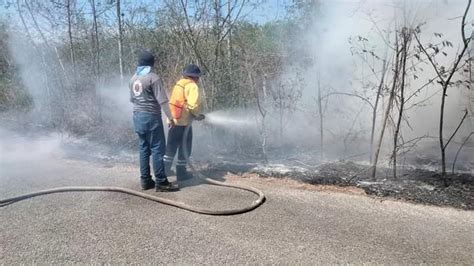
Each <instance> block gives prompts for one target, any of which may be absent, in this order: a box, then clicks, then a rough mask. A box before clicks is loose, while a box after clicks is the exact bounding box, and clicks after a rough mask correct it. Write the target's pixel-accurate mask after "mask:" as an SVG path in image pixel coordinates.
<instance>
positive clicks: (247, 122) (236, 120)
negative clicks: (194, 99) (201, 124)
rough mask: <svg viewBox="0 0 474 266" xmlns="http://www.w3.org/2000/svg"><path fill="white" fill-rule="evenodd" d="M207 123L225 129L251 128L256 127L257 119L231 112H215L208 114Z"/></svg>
mask: <svg viewBox="0 0 474 266" xmlns="http://www.w3.org/2000/svg"><path fill="white" fill-rule="evenodd" d="M204 121H205V123H207V124H211V125H214V126H219V127H225V128H234V129H241V128H249V127H253V126H255V123H256V122H255V119H253V118H252V117H251V116H250V115H245V114H242V113H239V112H231V111H215V112H211V113H208V114H206V119H205V120H204Z"/></svg>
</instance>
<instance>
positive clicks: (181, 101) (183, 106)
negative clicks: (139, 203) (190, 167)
mask: <svg viewBox="0 0 474 266" xmlns="http://www.w3.org/2000/svg"><path fill="white" fill-rule="evenodd" d="M182 76H183V77H182V78H181V79H180V80H179V81H178V82H177V83H176V85H174V87H173V91H172V92H171V97H170V100H169V106H170V111H171V114H172V117H173V121H172V122H171V121H170V128H169V131H168V141H167V145H166V154H165V156H164V158H163V160H164V163H165V171H166V173H167V174H169V173H170V172H171V165H172V164H173V159H174V157H175V155H176V152H178V161H177V162H176V177H177V179H178V181H184V180H186V179H189V178H191V175H190V174H188V172H187V170H186V164H187V161H186V156H185V155H184V149H183V147H182V144H183V137H184V130H185V129H186V127H187V126H188V125H190V123H191V120H192V119H194V120H203V119H204V118H205V116H204V115H203V114H201V113H200V109H201V98H200V95H199V87H198V85H197V83H198V82H199V78H200V77H201V70H200V69H199V67H198V66H196V65H193V64H189V65H188V66H186V67H185V68H184V70H183V72H182ZM192 138H193V133H192V128H190V130H189V134H188V135H187V145H186V146H187V149H186V150H187V151H188V153H189V154H188V155H191V148H192Z"/></svg>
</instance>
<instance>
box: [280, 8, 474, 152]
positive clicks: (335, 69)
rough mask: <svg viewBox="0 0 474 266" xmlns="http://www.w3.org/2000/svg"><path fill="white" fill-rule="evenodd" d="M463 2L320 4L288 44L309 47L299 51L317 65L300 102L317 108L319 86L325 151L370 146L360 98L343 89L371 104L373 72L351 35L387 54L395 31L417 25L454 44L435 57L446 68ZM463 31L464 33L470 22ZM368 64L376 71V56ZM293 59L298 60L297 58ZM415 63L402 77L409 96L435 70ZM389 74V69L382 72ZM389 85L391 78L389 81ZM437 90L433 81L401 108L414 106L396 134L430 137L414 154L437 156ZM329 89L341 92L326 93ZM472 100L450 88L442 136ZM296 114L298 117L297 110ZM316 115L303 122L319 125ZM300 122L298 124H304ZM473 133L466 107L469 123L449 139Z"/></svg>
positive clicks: (425, 34)
mask: <svg viewBox="0 0 474 266" xmlns="http://www.w3.org/2000/svg"><path fill="white" fill-rule="evenodd" d="M465 7H466V1H458V0H455V1H392V0H386V1H375V0H369V1H322V4H321V12H320V13H321V15H320V16H318V17H317V18H315V19H314V21H313V25H312V26H311V27H310V28H309V29H308V30H307V31H305V32H303V33H302V35H301V38H300V39H299V40H293V41H295V42H303V43H306V44H308V47H307V49H306V50H304V51H302V52H304V53H307V54H309V57H311V58H312V59H313V60H314V62H315V63H314V64H313V68H312V69H309V70H308V72H309V73H312V75H306V76H305V77H304V78H305V83H306V84H308V86H305V89H304V90H303V97H302V99H303V101H304V102H305V103H306V104H307V105H308V106H309V108H311V109H313V110H316V109H317V101H316V100H315V99H317V97H318V88H319V87H320V88H321V94H322V95H323V97H324V101H323V104H324V105H325V110H323V111H324V120H325V121H324V133H325V135H326V136H325V142H327V144H329V145H330V148H326V149H331V150H330V151H331V152H334V151H338V153H339V154H337V157H339V158H341V157H344V156H342V154H341V152H342V151H345V153H347V154H357V153H360V151H361V149H362V150H368V144H367V143H368V142H369V134H370V125H371V108H370V105H368V104H367V103H365V102H364V101H362V100H361V98H357V97H351V96H348V95H347V94H358V95H360V96H362V97H363V98H366V99H370V100H371V101H373V99H374V95H375V94H374V93H373V92H371V91H370V86H372V87H373V86H375V85H376V84H377V82H376V81H377V80H378V78H379V76H377V75H374V74H372V71H371V69H370V67H369V66H368V65H367V64H365V63H364V62H362V61H361V60H360V58H358V57H357V55H356V54H355V53H354V50H353V48H354V40H357V39H358V38H359V36H360V37H362V38H366V39H367V40H368V41H367V42H366V43H365V45H367V46H365V47H364V48H365V49H366V50H367V51H368V52H370V51H372V52H374V53H375V54H376V55H378V56H379V57H383V56H384V54H387V56H388V58H391V57H393V50H391V49H390V48H388V45H387V42H388V41H391V40H393V38H394V31H395V28H399V29H400V28H401V27H403V26H407V27H415V26H416V25H421V30H422V32H421V35H420V39H421V40H422V42H423V43H428V42H433V43H437V42H441V41H444V40H449V41H450V42H451V43H453V47H446V48H445V49H444V51H445V52H446V56H441V57H439V58H437V60H438V63H439V64H441V65H443V64H445V65H447V66H449V65H450V64H449V63H450V62H453V60H454V59H455V56H456V53H457V52H458V51H459V47H460V45H461V38H460V36H461V33H460V24H461V18H460V16H462V14H463V12H464V9H465ZM471 17H472V15H471V14H469V16H468V20H467V21H471V19H470V18H471ZM466 28H467V32H470V30H471V27H470V23H469V26H467V27H466ZM434 33H441V34H443V36H442V38H436V37H435V35H434ZM349 40H353V42H350V41H349ZM413 42H414V40H413ZM412 45H414V44H413V43H412ZM306 56H308V55H306ZM367 63H368V64H369V65H371V67H374V69H375V72H377V73H379V72H380V70H381V61H373V62H367ZM299 64H301V65H302V64H303V62H299ZM409 64H410V65H409V67H414V66H415V64H416V62H415V60H412V61H410V63H409ZM416 67H417V68H418V71H417V72H416V75H417V77H416V78H415V77H414V75H413V74H412V75H410V77H407V87H408V88H409V92H407V94H408V95H409V93H412V92H414V91H415V90H416V89H417V88H419V87H421V86H422V85H423V84H424V83H426V82H427V81H428V80H429V79H431V78H433V77H434V76H435V75H436V73H435V72H434V70H433V69H432V67H431V66H430V65H429V64H428V63H421V64H417V65H416ZM420 69H421V70H420ZM287 71H288V72H291V71H292V69H291V68H289V69H287ZM290 75H291V74H290ZM391 75H392V74H391V71H390V69H389V74H388V76H389V77H390V76H391ZM388 82H390V80H388V81H387V84H388ZM374 84H375V85H374ZM439 89H440V86H439V84H437V83H433V84H431V85H429V86H427V88H426V89H425V90H423V91H421V93H419V94H418V95H417V96H415V97H413V98H412V99H411V100H410V102H409V103H407V105H413V104H415V103H418V104H416V106H413V107H412V108H411V109H409V110H408V111H407V112H406V114H405V115H406V118H407V122H408V123H405V121H404V123H403V125H402V127H403V128H402V135H403V137H404V140H406V141H408V140H411V139H414V138H417V137H420V136H429V137H428V138H426V139H424V140H423V141H421V142H420V146H422V147H420V150H419V151H421V150H423V149H427V150H424V152H427V153H429V154H432V155H433V156H434V157H436V156H437V154H438V151H436V145H437V144H438V143H437V140H436V138H435V137H436V136H437V135H438V124H439V108H440V107H439V106H440V98H441V97H440V93H439ZM334 92H337V93H339V94H337V93H336V94H335V95H333V96H327V95H331V93H334ZM341 93H345V94H346V95H342V94H341ZM325 96H326V97H325ZM473 98H474V95H473V93H472V90H469V89H468V88H466V87H465V86H460V87H452V88H451V89H450V91H449V92H448V97H447V103H446V114H445V128H446V132H448V133H445V134H450V133H451V132H452V130H454V129H455V128H456V126H457V124H458V123H459V121H460V118H461V117H462V114H463V112H464V110H465V109H466V108H472V107H471V106H472V100H473ZM385 104H386V103H385V102H384V101H383V102H382V106H380V107H379V108H380V109H379V113H380V114H381V113H382V112H381V110H383V109H382V108H385ZM471 110H472V109H471ZM299 115H301V116H303V114H302V113H300V114H299ZM318 117H319V116H318V114H316V115H314V116H313V117H312V118H311V120H309V121H307V123H311V124H313V125H314V127H318V125H317V123H318V121H319V118H318ZM380 119H381V117H380V116H378V117H377V123H378V124H379V125H380ZM390 123H393V122H390ZM301 126H302V127H304V125H301ZM451 129H452V130H451ZM473 130H474V124H473V121H472V111H471V114H470V118H469V121H466V122H465V124H464V125H463V127H462V128H461V129H460V131H459V133H458V136H457V138H455V140H456V142H458V143H459V142H461V141H462V140H463V138H465V137H466V135H467V134H468V132H471V131H473ZM389 133H390V131H389ZM319 137H320V135H319V133H316V134H313V135H312V136H304V137H303V138H300V139H299V141H305V142H307V143H314V142H317V141H318V138H319ZM431 137H432V138H431ZM385 139H390V135H386V137H385ZM384 147H385V148H386V149H388V150H389V149H391V141H385V142H384ZM428 147H429V149H428ZM453 147H454V146H453ZM457 147H458V145H456V147H455V149H452V150H451V153H454V152H455V151H456V150H457ZM326 152H327V151H326ZM364 157H366V158H367V157H368V156H367V155H365V156H364ZM364 157H361V158H364ZM387 158H388V157H387Z"/></svg>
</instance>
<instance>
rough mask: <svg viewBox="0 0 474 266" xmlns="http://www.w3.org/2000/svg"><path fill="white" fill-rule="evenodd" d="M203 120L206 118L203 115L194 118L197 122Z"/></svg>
mask: <svg viewBox="0 0 474 266" xmlns="http://www.w3.org/2000/svg"><path fill="white" fill-rule="evenodd" d="M204 118H206V116H205V115H203V114H199V115H198V116H196V120H197V121H201V120H204Z"/></svg>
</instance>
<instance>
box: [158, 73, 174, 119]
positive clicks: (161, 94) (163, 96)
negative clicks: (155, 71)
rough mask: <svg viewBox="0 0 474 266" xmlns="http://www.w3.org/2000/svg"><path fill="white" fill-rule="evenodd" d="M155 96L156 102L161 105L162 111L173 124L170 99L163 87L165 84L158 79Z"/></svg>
mask: <svg viewBox="0 0 474 266" xmlns="http://www.w3.org/2000/svg"><path fill="white" fill-rule="evenodd" d="M153 95H154V96H155V99H156V101H157V102H158V103H159V104H160V106H161V109H162V110H163V112H164V113H165V115H166V117H168V119H169V121H170V122H171V123H172V122H173V116H172V115H171V111H170V107H169V104H168V102H169V98H168V94H167V93H166V90H165V88H164V87H163V82H162V81H161V79H160V78H158V79H157V80H156V81H155V82H154V83H153Z"/></svg>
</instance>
